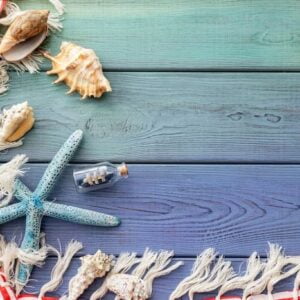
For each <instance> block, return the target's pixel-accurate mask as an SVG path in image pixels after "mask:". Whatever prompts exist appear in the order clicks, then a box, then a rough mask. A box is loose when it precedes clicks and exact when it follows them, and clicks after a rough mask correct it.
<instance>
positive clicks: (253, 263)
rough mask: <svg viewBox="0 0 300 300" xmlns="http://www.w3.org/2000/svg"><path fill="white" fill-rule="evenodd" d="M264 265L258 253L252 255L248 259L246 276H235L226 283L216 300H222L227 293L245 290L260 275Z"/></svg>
mask: <svg viewBox="0 0 300 300" xmlns="http://www.w3.org/2000/svg"><path fill="white" fill-rule="evenodd" d="M263 267H264V265H263V263H262V262H261V260H260V258H259V256H258V254H257V252H254V253H252V255H251V256H250V257H249V259H248V263H247V269H246V272H245V275H244V276H235V277H233V278H232V279H230V280H228V281H227V282H225V283H224V284H223V285H222V286H221V288H220V289H219V292H218V295H217V297H216V300H220V299H221V296H223V295H224V294H225V293H226V292H229V291H233V290H237V289H244V288H245V287H246V285H247V284H249V283H250V282H252V281H254V280H255V278H256V277H257V276H258V275H259V274H260V272H261V271H262V269H263Z"/></svg>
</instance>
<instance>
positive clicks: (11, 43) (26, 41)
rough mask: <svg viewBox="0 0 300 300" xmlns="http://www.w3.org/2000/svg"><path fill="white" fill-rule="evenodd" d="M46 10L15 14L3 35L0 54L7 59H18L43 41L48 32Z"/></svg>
mask: <svg viewBox="0 0 300 300" xmlns="http://www.w3.org/2000/svg"><path fill="white" fill-rule="evenodd" d="M48 16H49V11H48V10H27V11H25V12H24V13H22V14H21V15H19V16H17V17H16V18H15V20H14V21H13V22H12V24H11V25H10V26H9V28H8V30H7V31H6V33H5V34H4V36H3V39H2V41H1V43H0V54H2V55H3V57H4V58H5V59H6V60H7V61H19V60H21V59H23V58H25V57H26V56H28V55H29V54H30V53H32V52H33V51H34V50H35V49H36V48H37V47H38V46H40V44H41V43H42V42H43V41H44V39H45V38H46V36H47V32H48V24H47V21H48Z"/></svg>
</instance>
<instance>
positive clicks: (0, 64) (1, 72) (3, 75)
mask: <svg viewBox="0 0 300 300" xmlns="http://www.w3.org/2000/svg"><path fill="white" fill-rule="evenodd" d="M8 67H9V66H8V64H7V62H6V61H5V60H2V59H1V60H0V94H3V93H5V92H6V91H7V90H8V81H9V76H8V72H7V70H8ZM0 151H1V145H0Z"/></svg>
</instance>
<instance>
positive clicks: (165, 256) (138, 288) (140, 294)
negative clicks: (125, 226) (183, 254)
mask: <svg viewBox="0 0 300 300" xmlns="http://www.w3.org/2000/svg"><path fill="white" fill-rule="evenodd" d="M173 255H174V253H173V252H172V251H160V252H153V251H151V250H149V249H146V250H145V252H144V254H143V256H142V257H141V258H137V257H136V253H124V254H121V255H120V256H119V258H118V260H117V262H116V264H115V266H114V268H113V269H112V270H111V272H110V273H108V275H107V277H106V279H105V281H104V282H103V284H102V286H101V287H100V288H99V289H98V290H97V291H95V292H94V293H93V294H92V296H91V298H90V300H96V299H102V298H103V297H104V295H105V294H106V293H107V292H108V291H111V292H113V293H115V294H116V298H115V299H120V300H121V299H139V300H146V299H149V298H150V297H151V294H152V284H153V280H154V279H155V278H158V277H161V276H165V275H167V274H169V273H170V272H172V271H174V270H176V269H177V268H179V267H180V266H181V265H182V264H183V262H181V261H178V262H176V263H174V264H172V265H170V264H171V260H172V257H173ZM134 266H135V268H134V269H133V270H132V271H131V274H128V272H129V271H130V270H131V269H132V268H133V267H134Z"/></svg>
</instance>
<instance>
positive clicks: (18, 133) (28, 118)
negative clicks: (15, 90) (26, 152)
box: [0, 101, 35, 142]
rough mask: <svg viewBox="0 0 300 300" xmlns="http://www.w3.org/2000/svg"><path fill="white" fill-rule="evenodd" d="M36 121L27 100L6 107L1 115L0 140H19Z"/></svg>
mask: <svg viewBox="0 0 300 300" xmlns="http://www.w3.org/2000/svg"><path fill="white" fill-rule="evenodd" d="M34 121H35V119H34V116H33V110H32V107H30V106H29V105H28V102H27V101H26V102H23V103H20V104H16V105H13V106H12V107H11V108H10V109H4V110H3V113H2V115H1V116H0V140H1V141H3V142H15V141H17V140H19V139H20V138H22V137H23V136H24V135H25V134H26V133H27V132H28V131H29V130H30V129H31V128H32V127H33V124H34Z"/></svg>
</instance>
